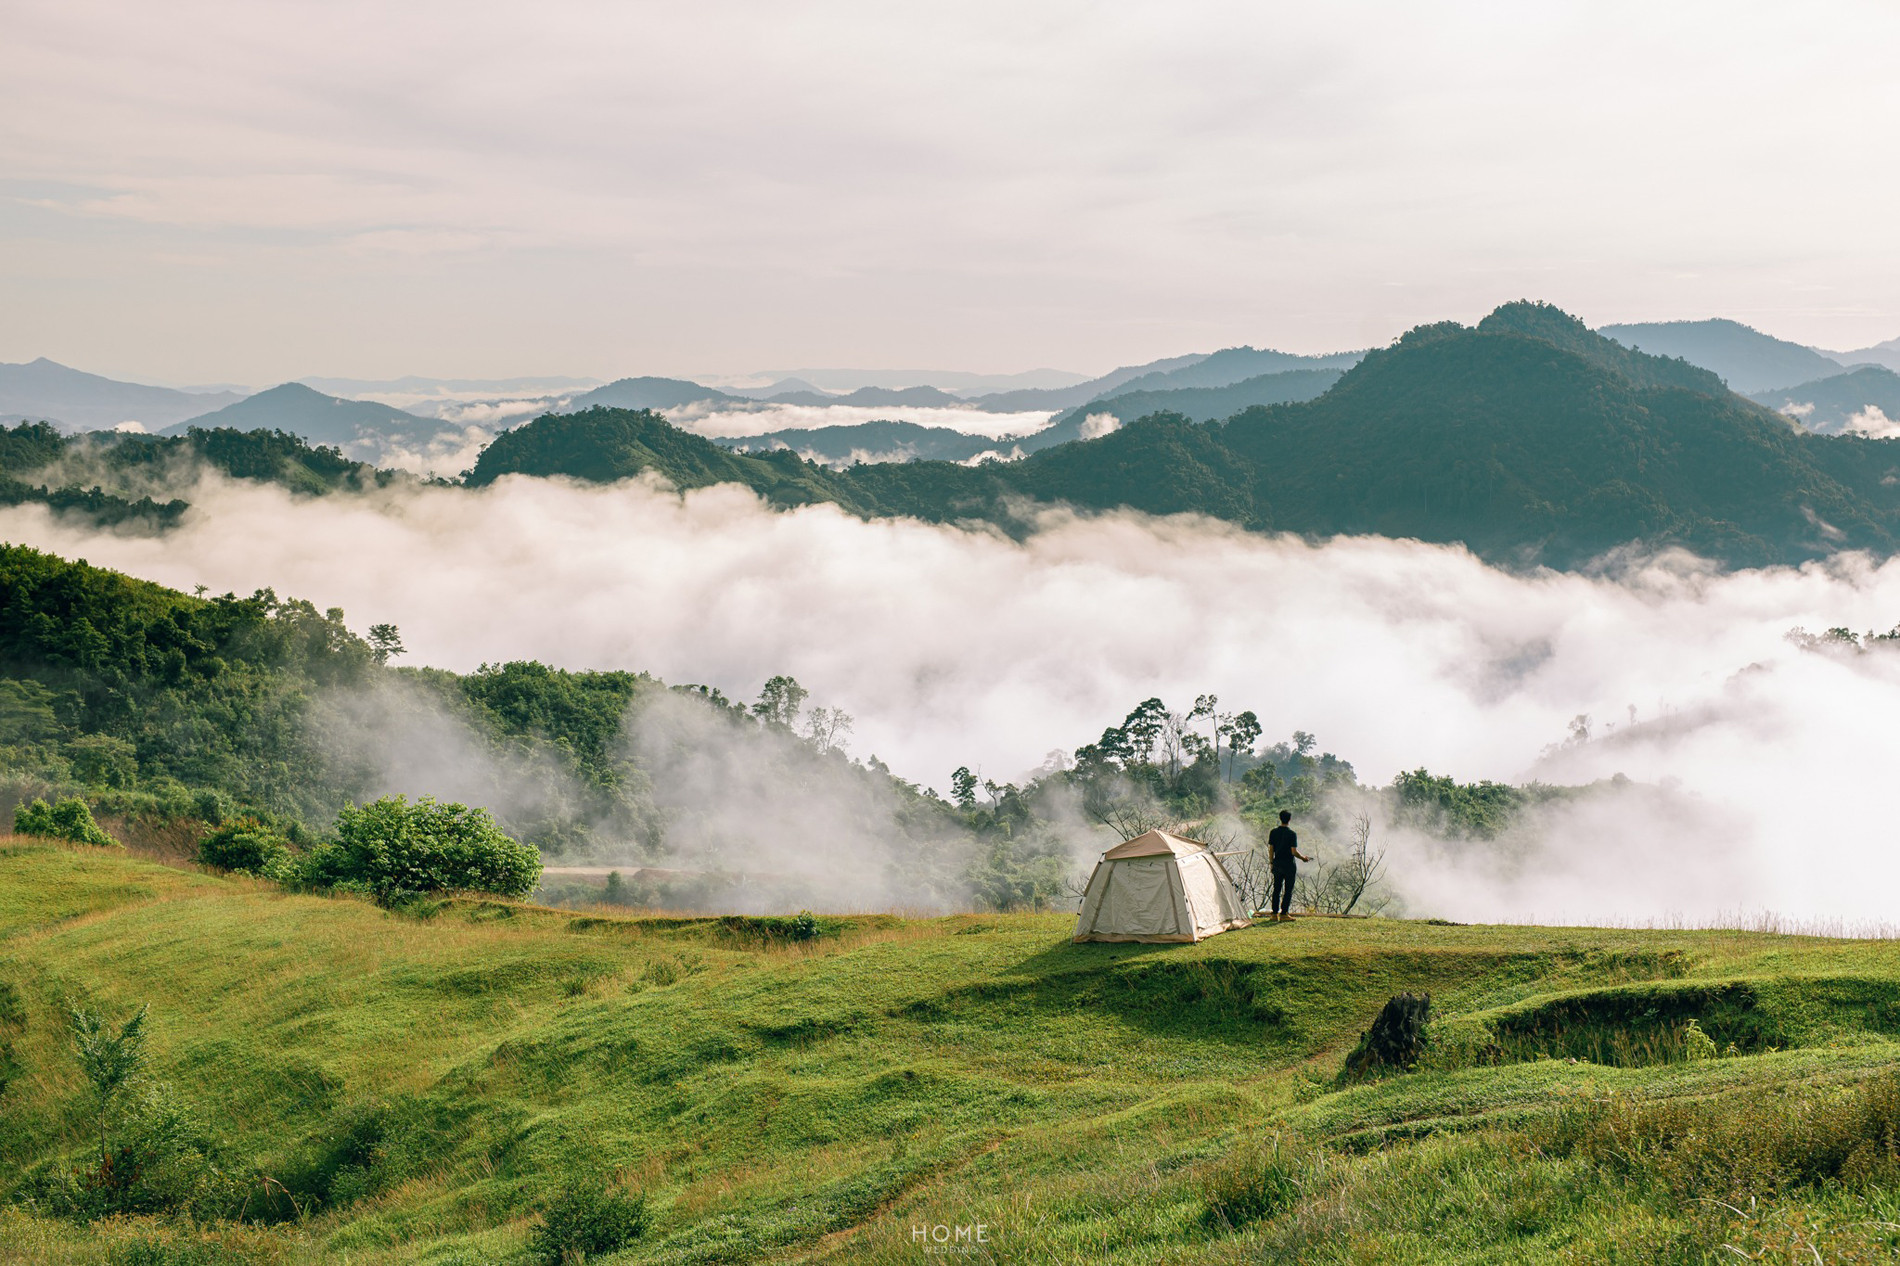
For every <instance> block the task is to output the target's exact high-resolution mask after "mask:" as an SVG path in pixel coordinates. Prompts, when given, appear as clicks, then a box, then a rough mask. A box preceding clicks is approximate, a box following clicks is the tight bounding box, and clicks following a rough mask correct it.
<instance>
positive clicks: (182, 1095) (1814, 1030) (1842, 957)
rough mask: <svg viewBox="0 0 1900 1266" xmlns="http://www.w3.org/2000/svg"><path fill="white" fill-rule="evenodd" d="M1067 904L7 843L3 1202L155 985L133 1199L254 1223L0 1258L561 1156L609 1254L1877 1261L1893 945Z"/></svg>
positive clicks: (283, 1228) (66, 1139) (459, 1199)
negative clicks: (193, 1205)
mask: <svg viewBox="0 0 1900 1266" xmlns="http://www.w3.org/2000/svg"><path fill="white" fill-rule="evenodd" d="M1072 922H1073V916H1069V915H983V916H969V915H962V916H952V917H948V918H942V919H929V920H915V919H900V918H896V917H893V916H887V915H861V916H853V917H848V918H847V917H829V916H825V915H822V914H821V915H820V916H819V917H817V918H816V919H814V920H812V921H811V923H810V924H809V925H805V926H804V927H803V929H802V930H801V929H800V927H799V925H797V924H795V921H793V920H789V919H785V920H767V919H743V918H729V919H719V918H699V919H682V918H662V917H628V916H617V915H613V914H610V913H607V912H601V911H596V912H589V913H586V914H577V913H574V912H564V911H553V910H546V909H541V908H537V907H534V906H531V905H522V904H516V903H510V902H503V901H494V900H473V899H464V900H452V901H445V902H440V903H437V904H435V905H434V906H432V907H430V908H428V909H426V910H418V911H412V912H409V913H392V912H388V911H384V910H381V909H378V908H377V907H375V906H373V905H370V904H369V903H367V902H365V901H359V900H356V899H351V898H321V897H309V896H288V895H284V894H282V893H279V892H276V891H273V890H270V889H269V888H268V887H265V886H261V885H259V884H258V883H256V882H255V881H250V880H244V879H232V878H219V877H215V876H211V875H204V874H198V873H193V872H191V871H189V870H180V869H176V868H169V867H162V866H158V865H154V864H152V863H149V862H145V861H142V860H139V859H137V858H132V857H127V856H124V855H122V854H114V853H112V852H108V851H104V850H91V849H78V848H55V847H51V846H46V845H38V844H31V843H27V842H23V841H17V840H16V841H12V842H8V843H4V844H0V946H3V947H4V955H3V956H0V1070H4V1071H0V1082H5V1083H6V1088H5V1089H4V1090H3V1091H0V1095H3V1096H4V1099H0V1103H3V1104H4V1108H5V1111H4V1112H0V1185H3V1186H4V1189H5V1191H6V1193H7V1194H8V1195H10V1196H12V1197H13V1198H14V1199H15V1200H16V1201H18V1200H19V1198H20V1197H21V1195H22V1194H23V1193H26V1192H32V1191H36V1190H37V1191H44V1190H46V1189H47V1187H48V1184H49V1183H52V1182H54V1176H56V1175H57V1174H58V1173H59V1172H61V1171H62V1169H63V1167H64V1166H66V1165H68V1164H75V1165H78V1164H83V1163H84V1161H85V1159H86V1149H87V1146H88V1144H87V1142H86V1139H87V1137H88V1132H87V1131H88V1126H89V1123H90V1119H91V1118H90V1116H89V1115H88V1109H87V1107H86V1098H85V1095H84V1092H83V1091H82V1089H81V1087H82V1082H81V1079H80V1077H79V1073H78V1070H77V1068H76V1066H75V1064H74V1061H73V1057H72V1054H71V1052H70V1042H69V1039H68V1028H67V1022H66V1019H65V1012H64V1008H65V1007H66V1005H67V1004H69V1003H72V1002H75V1001H83V1003H84V1005H87V1006H89V1007H94V1008H98V1009H100V1010H102V1011H103V1012H104V1013H105V1014H106V1015H107V1016H108V1017H110V1018H113V1019H115V1020H122V1019H123V1018H124V1017H125V1016H127V1015H129V1014H131V1012H132V1011H133V1010H134V1009H136V1008H137V1007H139V1006H149V1007H150V1012H149V1018H148V1027H149V1029H150V1033H151V1037H150V1051H151V1058H152V1070H151V1072H152V1076H153V1078H154V1079H155V1081H156V1082H161V1083H164V1084H165V1085H166V1086H167V1087H169V1091H168V1092H167V1093H168V1096H169V1097H168V1098H166V1099H164V1100H163V1102H165V1103H168V1104H170V1105H173V1106H171V1107H169V1108H166V1109H165V1111H167V1112H169V1113H171V1114H172V1115H170V1116H169V1117H167V1118H166V1119H167V1120H168V1121H169V1122H171V1124H170V1125H169V1126H168V1127H167V1128H168V1129H169V1130H170V1131H171V1133H170V1134H169V1135H168V1136H167V1137H169V1138H171V1139H173V1140H182V1141H181V1142H173V1143H170V1144H167V1145H166V1146H169V1147H173V1148H181V1147H182V1148H184V1149H185V1150H183V1151H182V1152H180V1153H178V1155H179V1156H180V1157H181V1159H180V1160H178V1161H176V1162H173V1164H174V1165H175V1166H183V1167H184V1168H183V1169H182V1170H181V1169H178V1168H175V1169H174V1170H173V1173H172V1177H171V1178H170V1180H169V1181H170V1182H171V1183H172V1184H173V1188H172V1189H175V1190H179V1189H183V1190H202V1188H187V1187H185V1185H184V1184H185V1183H186V1181H187V1178H188V1176H189V1175H190V1173H191V1172H192V1170H191V1169H190V1166H191V1165H196V1164H202V1163H204V1162H201V1161H195V1160H193V1159H192V1158H193V1157H198V1156H206V1157H209V1156H211V1155H215V1156H217V1157H218V1158H219V1163H220V1164H222V1165H223V1166H224V1167H225V1170H226V1171H227V1172H228V1173H230V1174H231V1175H232V1181H233V1182H235V1183H236V1184H237V1185H236V1186H235V1187H234V1188H232V1194H231V1196H230V1199H231V1200H233V1201H237V1200H239V1199H242V1198H247V1199H248V1204H247V1205H246V1207H247V1209H248V1211H249V1216H250V1217H251V1218H252V1219H254V1220H255V1221H254V1222H253V1224H252V1225H251V1226H250V1227H249V1228H248V1229H245V1228H240V1229H238V1230H228V1229H220V1228H218V1227H217V1226H216V1225H215V1224H212V1225H209V1226H206V1228H205V1229H204V1230H202V1231H199V1232H196V1233H194V1232H193V1231H192V1230H191V1229H189V1228H188V1227H185V1226H182V1225H173V1224H169V1223H166V1222H164V1221H158V1220H154V1219H153V1218H150V1217H147V1218H143V1219H132V1220H129V1221H124V1222H120V1223H102V1224H99V1227H98V1229H97V1230H91V1229H88V1228H86V1227H85V1226H83V1225H77V1224H74V1223H70V1222H65V1221H60V1220H56V1219H55V1218H53V1217H51V1216H48V1215H47V1214H46V1213H45V1212H44V1211H42V1212H40V1213H37V1214H36V1213H35V1212H33V1211H32V1206H30V1205H27V1206H22V1205H20V1204H18V1203H15V1204H14V1205H13V1206H11V1207H9V1208H7V1209H6V1210H4V1211H0V1238H4V1239H5V1240H6V1241H7V1242H8V1243H9V1244H10V1246H11V1253H12V1260H15V1261H19V1262H23V1263H35V1264H37V1263H51V1262H55V1261H60V1262H64V1261H70V1260H88V1261H96V1260H100V1259H101V1258H102V1257H103V1256H104V1255H105V1252H106V1250H107V1248H108V1247H111V1246H116V1247H113V1248H112V1251H114V1252H116V1253H120V1254H129V1253H131V1252H132V1251H134V1247H135V1246H137V1245H139V1244H141V1243H152V1242H154V1241H159V1242H162V1241H167V1240H169V1241H171V1242H172V1243H173V1245H174V1247H173V1249H172V1251H173V1252H178V1253H182V1252H184V1251H186V1247H187V1246H188V1245H189V1244H191V1243H192V1242H193V1241H194V1240H195V1239H200V1238H202V1239H203V1240H206V1241H209V1242H210V1243H213V1244H222V1245H223V1246H224V1247H222V1248H221V1249H220V1250H218V1251H220V1252H222V1253H223V1254H224V1255H223V1256H217V1257H209V1256H207V1257H204V1258H191V1259H189V1260H215V1261H217V1262H219V1263H231V1264H232V1266H236V1264H238V1263H246V1262H257V1263H260V1266H261V1264H262V1263H264V1262H267V1261H281V1260H286V1257H285V1255H286V1254H290V1255H293V1256H292V1257H291V1258H290V1259H291V1260H298V1261H303V1260H314V1259H321V1260H341V1259H342V1258H343V1257H344V1256H345V1255H346V1254H347V1255H348V1257H349V1259H350V1260H352V1261H357V1262H365V1263H383V1264H393V1263H397V1262H409V1261H429V1262H446V1261H468V1262H472V1261H506V1262H518V1263H521V1264H522V1266H527V1263H528V1262H529V1261H530V1260H531V1259H530V1258H528V1257H527V1256H526V1249H527V1244H528V1239H529V1234H530V1231H531V1228H532V1226H533V1224H534V1222H533V1219H534V1214H535V1210H536V1209H537V1208H538V1207H540V1206H541V1205H542V1204H543V1202H545V1201H546V1200H547V1199H549V1198H550V1197H551V1196H553V1195H554V1194H555V1193H556V1192H557V1191H558V1190H559V1189H560V1188H561V1187H562V1186H563V1185H564V1184H567V1183H570V1182H573V1183H580V1184H583V1185H587V1184H591V1185H593V1187H594V1189H595V1190H598V1189H600V1187H602V1186H603V1185H606V1184H616V1183H617V1184H621V1185H624V1186H625V1187H628V1188H631V1189H633V1190H635V1191H638V1192H640V1193H642V1194H644V1196H645V1197H646V1200H647V1206H646V1207H647V1214H648V1217H647V1221H648V1226H647V1229H646V1230H645V1232H644V1234H643V1235H641V1236H640V1237H639V1238H638V1239H636V1240H635V1241H633V1242H632V1243H631V1245H630V1246H629V1247H628V1248H627V1250H626V1251H625V1252H623V1253H621V1254H620V1255H618V1256H615V1257H613V1258H612V1260H615V1261H621V1262H626V1263H630V1264H631V1263H638V1262H672V1263H691V1262H763V1261H821V1260H822V1261H835V1262H859V1261H863V1262H889V1261H894V1260H908V1259H909V1257H910V1256H913V1255H914V1254H915V1245H914V1244H913V1243H912V1239H911V1237H912V1235H913V1228H915V1227H919V1226H921V1227H925V1228H934V1227H935V1226H937V1225H944V1226H945V1227H946V1228H950V1227H954V1226H959V1225H960V1226H966V1227H973V1226H975V1225H977V1224H981V1225H983V1226H984V1227H985V1228H987V1230H986V1235H987V1237H988V1238H989V1242H990V1243H991V1245H992V1248H991V1252H992V1253H993V1254H994V1256H995V1257H996V1258H998V1259H1002V1260H1035V1261H1059V1260H1088V1261H1090V1262H1103V1263H1111V1264H1112V1263H1126V1264H1130V1266H1132V1264H1134V1263H1152V1262H1180V1263H1186V1262H1235V1263H1238V1262H1243V1261H1258V1260H1262V1259H1263V1258H1264V1259H1266V1260H1283V1261H1290V1260H1299V1261H1303V1262H1314V1263H1334V1262H1337V1263H1346V1262H1392V1263H1405V1264H1406V1266H1421V1264H1426V1266H1428V1264H1430V1263H1437V1262H1495V1263H1499V1264H1500V1266H1502V1264H1504V1263H1517V1262H1523V1261H1529V1260H1546V1261H1555V1260H1571V1261H1578V1262H1605V1263H1607V1262H1611V1261H1643V1262H1656V1261H1681V1262H1690V1261H1704V1260H1713V1256H1712V1255H1713V1254H1714V1253H1716V1252H1717V1251H1718V1248H1719V1246H1720V1245H1723V1244H1730V1245H1735V1246H1737V1247H1738V1249H1740V1250H1741V1251H1745V1252H1747V1253H1750V1254H1755V1253H1762V1254H1767V1255H1769V1256H1768V1257H1767V1258H1766V1259H1768V1260H1787V1259H1788V1253H1787V1251H1786V1250H1787V1248H1788V1246H1790V1245H1803V1246H1805V1245H1806V1244H1809V1243H1812V1244H1814V1245H1815V1246H1816V1247H1815V1252H1816V1253H1817V1254H1821V1255H1823V1258H1822V1259H1823V1260H1826V1261H1836V1260H1842V1261H1845V1260H1877V1259H1883V1258H1885V1257H1887V1256H1888V1255H1890V1254H1892V1253H1893V1252H1894V1251H1895V1250H1896V1248H1900V1238H1896V1232H1895V1230H1894V1226H1893V1224H1894V1221H1895V1219H1894V1217H1893V1213H1894V1208H1893V1203H1892V1202H1893V1194H1892V1193H1893V1189H1894V1178H1895V1176H1896V1175H1897V1174H1900V1155H1896V1153H1895V1152H1894V1147H1893V1133H1892V1131H1893V1130H1894V1129H1895V1126H1896V1124H1900V1085H1897V1084H1896V1082H1895V1080H1894V1078H1893V1073H1892V1071H1891V1070H1892V1069H1893V1067H1894V1066H1895V1062H1896V1060H1897V1059H1900V1043H1897V1042H1896V1036H1895V1035H1896V1033H1900V1020H1897V1019H1896V1017H1900V949H1897V948H1896V945H1895V943H1893V942H1839V941H1832V942H1830V941H1822V940H1815V939H1809V938H1801V937H1788V936H1776V935H1766V934H1747V933H1732V932H1635V931H1607V930H1600V929H1588V928H1509V927H1451V926H1434V925H1430V924H1425V923H1408V922H1396V921H1389V920H1377V919H1375V920H1337V919H1308V920H1303V921H1300V922H1296V923H1294V924H1291V925H1271V924H1264V925H1258V926H1255V927H1252V928H1247V929H1243V930H1240V931H1236V932H1230V933H1227V934H1224V935H1221V936H1218V937H1215V938H1213V939H1211V940H1208V941H1206V942H1203V943H1201V944H1199V945H1194V946H1141V945H1074V944H1070V943H1069V942H1068V941H1067V934H1068V931H1069V929H1070V925H1071V924H1072ZM1402 991H1425V992H1429V993H1430V995H1431V997H1432V1000H1433V1016H1434V1018H1433V1020H1432V1023H1431V1024H1430V1025H1429V1026H1428V1028H1427V1030H1426V1033H1427V1043H1426V1046H1425V1048H1424V1055H1423V1059H1422V1061H1421V1063H1420V1066H1419V1068H1418V1070H1417V1071H1414V1072H1411V1073H1395V1072H1385V1073H1375V1074H1374V1075H1373V1076H1371V1077H1370V1078H1369V1079H1367V1080H1364V1081H1355V1080H1353V1079H1352V1078H1350V1077H1348V1076H1345V1075H1344V1069H1345V1065H1346V1063H1347V1059H1348V1056H1349V1054H1350V1053H1351V1052H1352V1051H1353V1050H1354V1048H1355V1045H1356V1043H1357V1042H1358V1041H1359V1038H1360V1035H1361V1033H1362V1032H1364V1031H1365V1029H1366V1028H1367V1026H1368V1025H1369V1024H1370V1023H1371V1022H1372V1021H1373V1019H1374V1017H1375V1016H1376V1015H1377V1014H1378V1012H1379V1010H1380V1008H1381V1006H1382V1005H1383V1004H1384V1003H1385V1001H1386V1000H1387V999H1388V998H1390V997H1391V996H1392V995H1394V994H1396V993H1399V992H1402ZM1631 1139H1642V1140H1644V1142H1643V1143H1642V1145H1641V1146H1640V1147H1631V1146H1630V1140H1631ZM263 1174H268V1175H270V1176H271V1181H272V1183H273V1184H275V1185H274V1186H265V1185H263V1184H262V1182H261V1179H259V1178H257V1177H255V1176H256V1175H263ZM253 1187H255V1189H256V1190H255V1194H249V1195H248V1196H247V1194H246V1193H249V1192H251V1189H252V1188H253ZM216 1190H217V1189H215V1188H214V1189H212V1191H213V1193H214V1194H215V1191H216ZM197 1198H198V1199H200V1200H209V1199H211V1198H212V1197H211V1196H207V1195H200V1196H199V1197H197ZM233 1207H235V1205H234V1206H233ZM210 1208H211V1206H209V1205H206V1206H205V1210H206V1212H207V1213H209V1212H210ZM927 1233H933V1234H934V1232H927ZM953 1233H954V1232H952V1231H949V1230H947V1231H946V1234H953ZM140 1251H143V1252H145V1253H146V1254H147V1256H145V1257H141V1258H137V1259H136V1260H141V1261H144V1260H167V1261H170V1260H187V1259H185V1258H183V1257H182V1256H180V1257H177V1258H173V1257H163V1258H161V1257H160V1256H158V1254H159V1253H160V1252H162V1251H163V1250H160V1249H144V1250H140ZM201 1251H204V1252H207V1253H209V1252H210V1251H211V1250H209V1249H205V1250H201ZM1804 1251H1805V1249H1804ZM1777 1253H1778V1254H1779V1256H1775V1255H1774V1254H1777ZM1857 1255H1858V1256H1857ZM113 1260H133V1259H132V1258H130V1257H119V1258H114V1259H113ZM978 1260H983V1259H982V1258H978Z"/></svg>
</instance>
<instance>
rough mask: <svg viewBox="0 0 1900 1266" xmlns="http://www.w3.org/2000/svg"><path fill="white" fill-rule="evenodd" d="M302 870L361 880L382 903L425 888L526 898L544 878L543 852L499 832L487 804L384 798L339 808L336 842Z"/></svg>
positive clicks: (311, 877) (316, 878)
mask: <svg viewBox="0 0 1900 1266" xmlns="http://www.w3.org/2000/svg"><path fill="white" fill-rule="evenodd" d="M302 874H303V876H304V878H305V879H306V881H307V882H311V883H314V884H320V885H329V886H335V885H338V884H360V885H362V886H363V887H364V888H365V889H366V890H367V891H369V892H370V893H372V894H373V895H374V896H375V897H376V899H377V900H379V901H382V902H385V903H387V902H390V901H395V900H400V899H401V898H403V897H406V896H409V895H412V894H415V893H424V892H493V893H499V894H500V895H502V896H504V897H525V896H527V895H528V894H529V893H531V892H533V891H534V889H535V885H536V884H538V883H540V882H541V854H540V852H539V851H538V850H537V849H535V848H534V847H533V846H532V845H529V844H522V843H520V842H518V841H516V840H512V839H510V838H508V836H506V835H504V834H502V832H501V828H499V827H497V826H496V825H495V820H494V819H493V818H491V817H490V816H489V815H488V811H487V810H486V809H471V808H469V807H468V806H467V805H462V804H438V803H436V801H435V800H434V799H433V798H431V797H427V796H425V797H423V798H422V799H421V800H419V801H417V802H416V803H415V804H410V803H409V801H408V800H407V799H406V798H405V797H403V796H384V797H383V798H382V799H380V800H377V801H374V802H372V803H370V804H366V805H349V806H347V807H346V808H344V810H343V811H342V812H341V813H339V814H337V819H336V840H335V841H334V842H333V843H331V844H327V845H325V846H324V847H322V848H320V849H317V850H315V851H314V852H313V853H312V854H311V855H310V856H309V857H308V858H307V859H306V861H305V864H304V866H303V867H302Z"/></svg>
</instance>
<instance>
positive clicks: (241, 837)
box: [198, 818, 293, 878]
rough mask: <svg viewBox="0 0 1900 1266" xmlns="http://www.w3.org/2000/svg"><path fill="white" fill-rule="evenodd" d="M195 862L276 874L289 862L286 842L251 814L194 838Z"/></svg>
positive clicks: (203, 864) (258, 873)
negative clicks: (199, 838) (196, 839)
mask: <svg viewBox="0 0 1900 1266" xmlns="http://www.w3.org/2000/svg"><path fill="white" fill-rule="evenodd" d="M198 864H199V865H201V866H209V867H212V868H213V869H215V870H230V871H242V872H243V873H245V874H249V875H262V876H265V877H266V878H277V877H280V876H283V875H285V874H288V873H289V871H290V868H291V866H292V865H293V858H292V855H291V851H290V842H289V841H288V840H286V839H285V838H284V837H283V836H281V835H279V834H277V832H275V831H273V830H271V829H270V828H269V827H267V826H265V825H264V824H263V823H261V822H259V821H257V820H256V819H255V818H244V819H242V820H240V821H237V822H231V823H228V824H226V825H224V826H221V827H219V828H218V829H217V830H215V831H213V832H211V834H209V835H207V836H205V837H204V838H203V839H202V840H200V841H198Z"/></svg>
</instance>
